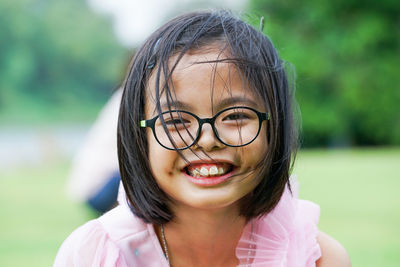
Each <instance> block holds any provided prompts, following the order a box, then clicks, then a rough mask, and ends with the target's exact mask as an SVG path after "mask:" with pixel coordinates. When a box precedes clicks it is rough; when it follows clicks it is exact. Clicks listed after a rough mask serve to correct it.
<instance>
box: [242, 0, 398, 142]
mask: <svg viewBox="0 0 400 267" xmlns="http://www.w3.org/2000/svg"><path fill="white" fill-rule="evenodd" d="M250 13H252V14H255V15H258V17H260V16H265V20H266V22H265V31H264V32H265V33H267V34H268V35H270V36H271V37H272V39H273V40H275V42H276V46H277V47H278V50H279V51H280V54H281V56H282V57H283V58H284V59H285V60H287V61H289V62H291V63H293V64H294V66H295V69H296V75H297V91H296V97H297V99H298V102H299V104H300V109H301V113H302V125H303V136H304V137H303V138H304V139H303V145H304V146H307V147H310V146H348V145H359V146H364V145H400V107H399V103H400V72H399V67H398V64H399V60H400V57H399V55H400V54H399V51H400V27H399V25H400V24H399V21H400V16H399V14H400V4H399V2H398V1H392V0H382V1H372V0H367V1H359V0H346V1H345V0H339V1H329V0H322V1H311V0H308V1H295V0H286V1H280V0H270V1H265V0H251V1H250ZM258 23H259V22H258V20H257V19H255V21H254V23H253V25H255V26H256V27H257V26H258ZM281 44H282V45H281Z"/></svg>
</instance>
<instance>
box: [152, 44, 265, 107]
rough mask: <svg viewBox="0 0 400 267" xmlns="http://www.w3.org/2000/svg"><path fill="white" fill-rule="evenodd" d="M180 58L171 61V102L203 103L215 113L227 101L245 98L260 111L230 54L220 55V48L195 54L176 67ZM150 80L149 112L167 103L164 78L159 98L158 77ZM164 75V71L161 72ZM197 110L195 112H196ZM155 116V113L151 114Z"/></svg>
mask: <svg viewBox="0 0 400 267" xmlns="http://www.w3.org/2000/svg"><path fill="white" fill-rule="evenodd" d="M178 56H179V55H174V56H172V57H171V58H170V60H169V64H168V65H169V69H170V70H171V69H173V73H172V75H171V79H170V81H169V83H168V89H166V90H169V92H170V93H171V94H170V95H171V96H172V99H170V100H171V102H180V103H189V104H193V106H196V105H194V104H195V103H196V102H199V101H201V104H202V106H209V107H210V108H211V109H214V107H215V106H218V103H219V102H221V101H225V102H226V99H227V98H243V99H248V100H252V101H254V102H255V103H256V104H254V105H250V106H253V107H254V108H257V107H259V106H260V105H259V103H258V102H257V101H256V99H257V98H256V97H255V96H254V90H252V89H251V88H250V86H249V84H248V82H247V80H246V78H245V77H244V75H243V74H242V73H241V71H240V70H239V69H238V68H237V67H236V65H235V64H234V63H232V60H229V59H230V56H229V54H227V53H221V52H220V50H218V49H217V48H209V49H206V50H202V51H199V50H192V51H189V52H187V53H186V54H185V55H184V56H183V57H182V58H181V59H180V60H179V62H178V63H177V64H176V62H177V60H178ZM154 73H156V71H154V72H153V75H152V76H151V77H150V79H149V82H148V85H147V88H146V96H147V97H146V109H147V108H149V107H153V110H154V107H155V103H156V102H157V101H160V104H161V106H163V104H165V103H166V102H167V93H166V92H165V90H162V88H163V85H164V84H165V78H164V77H163V75H161V77H160V81H159V88H160V90H159V91H160V96H159V98H158V99H156V97H155V88H156V75H155V74H154ZM161 73H163V71H162V70H161ZM195 109H196V107H194V108H193V109H192V110H193V111H195ZM152 113H153V112H152Z"/></svg>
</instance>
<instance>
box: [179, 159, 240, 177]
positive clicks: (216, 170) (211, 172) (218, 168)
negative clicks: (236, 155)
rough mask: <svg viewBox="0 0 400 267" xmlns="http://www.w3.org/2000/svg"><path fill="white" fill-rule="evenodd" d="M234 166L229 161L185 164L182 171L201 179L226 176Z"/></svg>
mask: <svg viewBox="0 0 400 267" xmlns="http://www.w3.org/2000/svg"><path fill="white" fill-rule="evenodd" d="M234 168H235V166H234V165H233V164H230V163H199V164H190V165H188V166H186V167H185V168H184V171H185V172H186V174H187V175H189V176H191V177H194V178H197V179H202V178H213V177H215V178H216V177H222V176H226V175H227V174H229V173H231V172H232V171H233V170H234Z"/></svg>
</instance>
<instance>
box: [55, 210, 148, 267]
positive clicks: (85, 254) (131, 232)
mask: <svg viewBox="0 0 400 267" xmlns="http://www.w3.org/2000/svg"><path fill="white" fill-rule="evenodd" d="M145 230H146V226H145V224H144V223H142V222H140V220H139V219H137V218H136V217H134V216H132V214H131V213H130V212H129V211H128V210H126V209H124V208H123V207H120V206H119V207H117V208H114V209H113V210H111V211H109V212H107V213H106V214H104V215H103V216H101V217H100V218H98V219H95V220H92V221H89V222H87V223H86V224H84V225H82V226H80V227H79V228H77V229H76V230H75V231H73V232H72V233H71V234H70V235H69V236H68V238H67V239H66V240H65V241H64V242H63V244H62V245H61V247H60V249H59V251H58V253H57V256H56V259H55V262H54V266H57V267H61V266H102V264H103V263H104V262H107V264H109V263H110V265H107V266H127V265H125V262H126V261H125V258H124V251H123V249H121V247H125V245H126V244H125V243H124V242H128V241H132V237H133V239H134V240H135V236H136V235H138V233H141V232H143V231H145Z"/></svg>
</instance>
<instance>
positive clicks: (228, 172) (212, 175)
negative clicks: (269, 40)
mask: <svg viewBox="0 0 400 267" xmlns="http://www.w3.org/2000/svg"><path fill="white" fill-rule="evenodd" d="M217 59H221V55H219V52H218V51H213V50H208V52H205V53H201V52H198V51H194V53H187V54H185V56H183V58H182V59H181V61H180V62H179V64H178V65H177V68H176V69H175V71H174V72H173V75H172V83H173V84H172V85H173V88H174V92H175V94H176V98H174V101H176V103H174V104H175V105H176V109H179V110H185V111H189V112H191V113H194V114H196V115H197V116H198V117H200V118H211V117H213V116H214V115H215V114H216V113H218V112H219V111H221V110H223V109H226V108H229V107H235V106H246V107H250V108H253V109H256V110H258V111H260V112H265V108H264V105H262V103H261V101H260V100H259V99H258V98H256V97H255V96H254V95H253V93H252V91H251V90H250V89H249V88H248V87H246V82H245V81H244V79H243V78H242V76H241V75H240V73H239V72H238V71H237V69H236V67H235V66H234V65H233V64H231V63H218V64H215V63H200V64H195V63H198V62H204V61H212V60H217ZM173 60H175V58H174V57H173V58H172V59H171V61H173ZM172 85H171V88H172ZM154 87H155V78H154V76H152V77H151V78H150V81H149V83H148V89H147V96H146V106H145V110H146V114H145V115H146V119H151V118H153V117H155V116H156V115H157V113H156V111H155V110H156V108H155V107H156V105H155V101H154V99H155V97H154V95H155V90H154ZM160 103H161V107H162V109H163V111H167V110H168V108H167V100H166V97H165V94H163V95H162V96H161V97H160ZM174 104H173V105H172V106H174ZM234 116H235V115H234ZM229 118H230V117H229ZM167 119H168V118H167ZM265 125H266V123H265V122H263V123H262V127H261V131H260V134H259V136H258V137H257V138H256V139H255V140H254V141H253V142H252V143H250V144H249V145H246V146H243V147H229V146H226V145H224V144H222V143H221V142H220V141H218V139H217V138H216V137H215V135H214V132H213V130H212V128H211V125H210V124H208V123H206V124H204V125H203V127H202V131H201V134H200V139H199V140H198V142H197V143H196V144H195V145H194V146H192V147H191V148H192V150H193V151H191V150H190V149H186V150H183V151H182V153H183V155H184V157H185V158H186V160H187V161H185V160H184V159H183V158H182V157H180V156H179V155H178V153H177V152H176V151H173V150H167V149H165V148H164V147H162V146H161V145H160V144H159V143H158V142H157V140H156V139H155V138H154V136H153V133H152V131H151V129H150V128H147V131H148V132H147V138H148V146H149V147H148V148H149V162H150V166H151V169H152V173H153V176H154V177H155V179H156V181H157V183H158V185H159V186H160V187H161V189H162V190H164V192H166V193H167V194H168V195H169V196H170V197H171V198H172V199H173V200H174V207H172V209H173V210H174V208H179V206H180V205H186V206H190V207H193V208H199V209H218V208H224V207H235V208H238V205H237V204H238V200H240V199H241V198H242V197H244V196H245V195H247V194H248V193H250V192H251V191H252V190H253V189H254V188H255V187H256V186H257V184H258V183H259V181H260V178H259V177H257V172H255V171H250V170H253V169H254V168H255V167H256V165H257V164H258V163H259V162H260V160H261V157H262V156H263V155H264V154H265V152H266V149H267V144H266V126H265ZM156 127H157V125H156ZM161 127H162V126H161ZM194 152H195V153H196V154H195V153H194Z"/></svg>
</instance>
